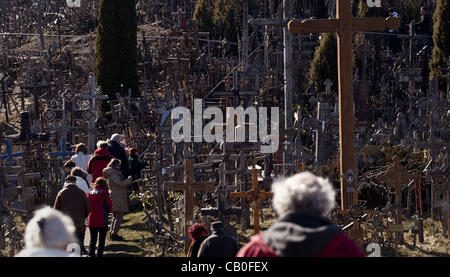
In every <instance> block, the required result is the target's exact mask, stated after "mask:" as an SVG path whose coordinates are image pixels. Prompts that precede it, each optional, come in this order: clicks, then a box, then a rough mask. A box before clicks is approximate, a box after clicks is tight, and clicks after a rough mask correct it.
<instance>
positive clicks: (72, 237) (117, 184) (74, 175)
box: [18, 134, 145, 257]
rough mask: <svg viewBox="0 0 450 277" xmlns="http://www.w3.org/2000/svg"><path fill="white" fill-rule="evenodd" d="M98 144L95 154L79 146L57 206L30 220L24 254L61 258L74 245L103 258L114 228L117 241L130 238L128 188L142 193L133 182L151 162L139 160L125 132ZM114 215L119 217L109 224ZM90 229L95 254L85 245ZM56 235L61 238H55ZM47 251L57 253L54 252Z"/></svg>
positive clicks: (92, 249) (68, 164)
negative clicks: (123, 229)
mask: <svg viewBox="0 0 450 277" xmlns="http://www.w3.org/2000/svg"><path fill="white" fill-rule="evenodd" d="M96 146H97V149H96V150H95V151H94V153H93V154H90V153H89V151H88V148H87V147H86V145H85V144H83V143H80V144H77V145H76V147H75V153H76V154H75V155H73V156H72V157H71V158H70V160H68V161H67V162H65V163H64V169H65V173H66V177H65V180H64V183H63V184H62V189H61V190H60V191H59V192H58V195H57V196H56V200H55V202H54V204H53V208H50V207H45V208H43V209H40V210H38V211H36V213H35V216H34V218H35V219H36V220H32V221H30V222H29V223H28V225H27V226H28V227H27V228H26V230H25V244H26V247H25V249H24V250H23V251H21V252H20V254H19V255H18V256H41V255H44V256H45V255H51V253H56V254H58V255H59V254H61V253H60V251H61V250H65V247H67V245H68V244H69V243H70V242H72V243H77V244H78V245H79V247H80V252H81V253H80V254H86V255H88V256H90V257H95V256H97V257H102V256H103V251H104V248H105V241H106V235H107V232H108V227H109V232H110V239H111V241H122V240H123V239H124V238H123V237H122V236H120V235H119V230H120V225H121V223H122V220H123V216H124V214H125V213H126V212H127V211H128V195H129V191H128V188H130V189H133V191H135V192H136V191H138V189H139V188H138V186H137V185H136V183H137V182H135V183H133V184H132V182H133V181H138V179H139V178H140V171H141V170H142V169H143V168H145V163H144V162H141V161H139V152H138V150H137V149H133V148H130V149H128V148H126V147H125V144H124V143H123V142H122V136H121V135H119V134H113V135H112V136H111V138H110V139H108V140H107V141H99V142H97V145H96ZM131 184H132V187H131V186H130V185H131ZM110 213H112V214H113V218H112V221H111V224H108V220H109V214H110ZM68 218H69V220H68ZM50 223H51V224H50ZM108 225H109V226H108ZM86 227H88V228H89V234H90V243H89V251H88V250H86V248H85V247H84V240H85V233H86ZM56 228H62V229H64V230H65V231H64V232H63V231H62V230H61V231H57V230H56ZM58 232H59V233H58ZM32 233H33V234H32ZM36 233H37V234H36ZM56 233H58V234H60V236H59V237H55V236H54V235H55V234H56ZM39 234H41V235H39ZM28 237H30V238H33V239H27V238H28ZM55 239H56V240H58V241H57V242H55V241H54V240H55ZM97 243H98V247H97ZM47 248H50V249H51V251H50V252H48V253H47V252H46V251H45V249H47ZM36 249H38V250H39V251H37V250H36ZM95 250H97V253H96V252H95ZM68 255H69V254H68ZM63 256H64V255H63Z"/></svg>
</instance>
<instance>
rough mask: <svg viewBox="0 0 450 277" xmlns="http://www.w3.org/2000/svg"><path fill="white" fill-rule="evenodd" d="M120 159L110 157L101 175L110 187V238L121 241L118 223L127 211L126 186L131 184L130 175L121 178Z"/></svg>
mask: <svg viewBox="0 0 450 277" xmlns="http://www.w3.org/2000/svg"><path fill="white" fill-rule="evenodd" d="M120 164H121V162H120V160H119V159H112V160H111V162H109V164H108V166H107V167H106V168H105V169H103V176H104V177H105V178H107V180H108V185H109V189H110V195H111V200H112V204H113V208H112V212H113V214H114V218H113V221H112V223H111V229H110V233H111V240H112V241H115V240H117V241H121V240H123V237H121V236H119V229H120V224H121V223H122V220H123V215H124V214H125V213H126V212H128V195H127V186H128V185H129V184H131V180H132V177H131V176H130V177H128V178H127V179H125V178H123V175H122V173H121V171H120Z"/></svg>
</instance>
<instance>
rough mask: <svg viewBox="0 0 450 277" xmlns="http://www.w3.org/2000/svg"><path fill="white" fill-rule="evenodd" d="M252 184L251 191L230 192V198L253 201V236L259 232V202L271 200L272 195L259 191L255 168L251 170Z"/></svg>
mask: <svg viewBox="0 0 450 277" xmlns="http://www.w3.org/2000/svg"><path fill="white" fill-rule="evenodd" d="M252 182H253V189H252V190H249V191H246V192H230V197H231V198H246V199H247V200H248V201H253V228H254V229H255V234H258V233H259V231H260V226H259V200H260V199H267V198H272V197H273V193H272V192H266V191H263V190H259V185H258V170H257V169H256V168H255V167H253V168H252Z"/></svg>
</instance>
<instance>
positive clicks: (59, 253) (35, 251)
mask: <svg viewBox="0 0 450 277" xmlns="http://www.w3.org/2000/svg"><path fill="white" fill-rule="evenodd" d="M16 257H80V255H79V254H76V253H69V252H66V251H64V250H60V249H55V248H39V247H31V248H24V249H23V250H22V251H20V252H19V253H18V254H17V255H16Z"/></svg>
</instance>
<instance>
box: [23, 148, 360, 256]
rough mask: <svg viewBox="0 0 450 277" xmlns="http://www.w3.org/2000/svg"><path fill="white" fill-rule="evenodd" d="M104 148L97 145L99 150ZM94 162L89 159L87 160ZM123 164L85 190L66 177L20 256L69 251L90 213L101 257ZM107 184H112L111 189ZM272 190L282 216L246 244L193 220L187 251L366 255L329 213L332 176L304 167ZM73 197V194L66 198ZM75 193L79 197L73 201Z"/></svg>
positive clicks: (117, 205)
mask: <svg viewBox="0 0 450 277" xmlns="http://www.w3.org/2000/svg"><path fill="white" fill-rule="evenodd" d="M99 146H100V145H99ZM101 149H102V148H101V147H99V149H97V150H100V151H101ZM103 149H106V148H103ZM96 152H97V151H96ZM100 161H103V160H100ZM92 162H93V161H92V159H91V160H90V161H89V163H92ZM120 168H121V162H120V160H118V159H114V158H112V159H111V161H110V162H108V165H107V166H106V167H105V168H104V170H103V171H102V172H103V176H104V177H105V178H104V177H97V178H95V177H94V176H93V180H94V183H93V189H91V190H90V191H89V192H88V193H87V194H84V193H83V192H82V191H81V190H80V189H78V187H77V183H76V178H74V177H73V176H69V177H67V178H66V183H67V184H65V188H64V189H63V190H62V191H61V192H60V193H59V194H58V198H57V200H56V202H55V207H54V208H55V209H51V208H48V207H46V208H43V209H41V210H38V211H36V213H35V216H34V218H33V219H32V220H31V221H30V222H29V223H28V225H27V227H26V230H25V244H26V248H25V249H24V250H23V251H22V252H21V253H20V254H19V255H18V256H61V255H62V256H69V255H70V253H68V252H65V251H64V250H65V249H66V247H67V245H68V244H69V243H71V242H74V241H75V240H76V239H75V237H77V238H79V241H81V236H82V234H81V233H82V232H83V226H84V224H83V223H84V218H85V216H86V215H89V216H88V218H89V221H88V226H89V229H90V233H91V243H90V245H89V255H90V256H94V252H95V243H96V240H97V236H98V237H99V246H98V250H97V256H98V257H101V256H102V254H103V250H104V245H105V236H106V232H107V227H106V226H107V221H108V216H107V215H108V213H109V212H110V211H112V212H113V213H114V218H115V219H114V220H115V221H114V220H113V222H112V224H111V228H110V231H111V234H115V235H117V231H118V227H117V225H116V224H118V225H119V226H120V221H121V219H122V217H121V216H122V213H123V212H124V211H125V210H126V206H125V205H123V204H125V203H124V201H125V200H124V198H121V197H122V196H119V195H114V194H113V191H114V189H115V188H122V189H123V188H124V187H125V186H126V185H128V184H129V183H130V182H131V179H130V178H128V179H124V178H123V177H122V176H123V174H122V173H121V172H120ZM91 172H93V171H91ZM107 187H109V188H110V191H109V193H108V189H107ZM119 191H120V189H119ZM272 191H273V193H274V196H273V209H274V211H275V213H276V215H277V217H278V220H277V221H276V222H275V223H274V224H272V226H270V227H269V228H268V229H267V230H265V231H264V232H262V233H260V234H256V235H254V236H253V237H251V238H250V241H249V242H248V243H247V244H246V245H245V246H243V247H240V246H239V244H238V243H237V242H236V240H235V238H233V237H232V236H230V235H228V234H227V233H226V231H225V228H224V224H223V223H222V222H220V221H217V222H214V223H212V224H211V226H210V229H211V234H209V232H208V229H207V227H206V226H205V225H204V224H201V223H194V224H193V225H192V226H190V227H189V229H188V234H189V237H190V239H191V241H192V242H191V245H190V248H189V251H188V257H364V256H365V254H364V252H363V251H362V250H361V248H360V247H359V246H358V245H357V244H356V243H355V242H353V241H352V240H351V239H350V238H349V237H348V236H347V235H346V234H345V233H344V232H343V231H342V230H341V229H340V227H338V226H337V225H335V224H334V223H332V222H331V221H330V219H329V218H328V215H329V214H330V212H331V210H332V209H333V208H334V207H335V192H334V190H333V187H332V185H331V184H330V182H329V181H328V180H326V179H323V178H321V177H317V176H315V175H313V174H311V173H309V172H303V173H299V174H296V175H294V176H291V177H289V178H286V179H283V180H280V181H276V182H275V183H274V184H273V185H272ZM122 192H123V191H122ZM110 195H111V197H110ZM69 197H70V198H72V199H70V200H67V198H69ZM75 198H76V199H78V200H76V201H75ZM75 202H76V203H77V204H78V206H79V210H77V211H76V212H75V213H74V211H72V210H71V209H72V208H74V207H75V206H76V205H77V204H75ZM122 205H123V207H122ZM60 211H61V212H62V213H61V212H60ZM111 236H112V237H113V235H111Z"/></svg>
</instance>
